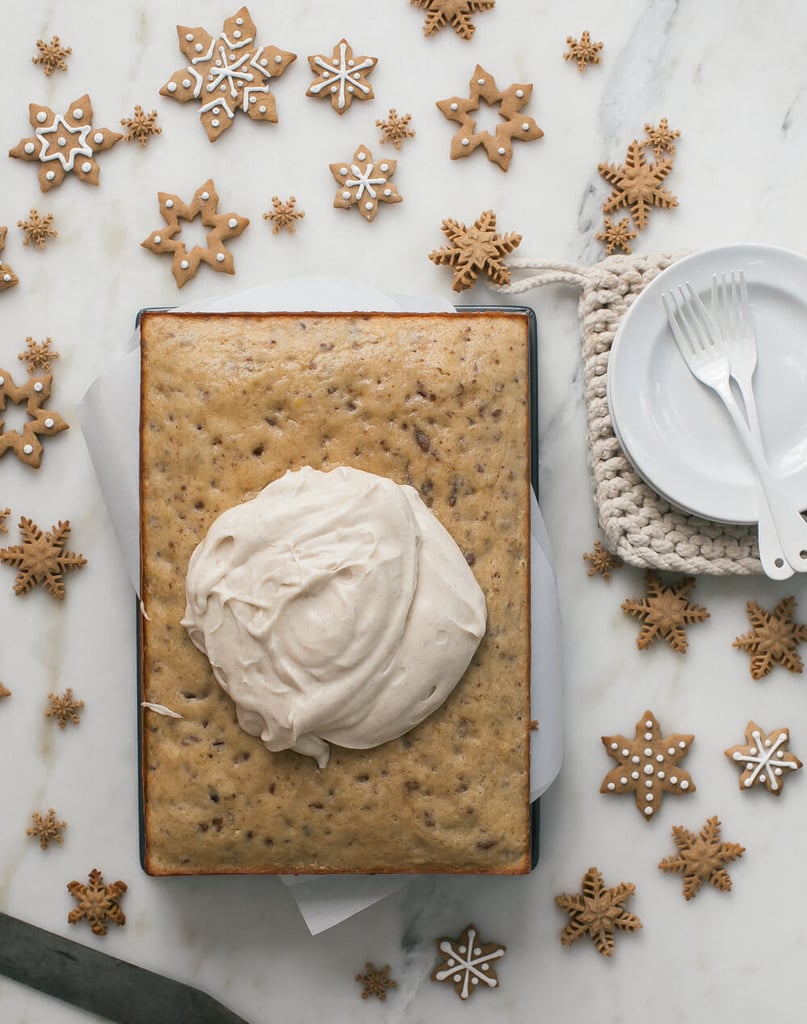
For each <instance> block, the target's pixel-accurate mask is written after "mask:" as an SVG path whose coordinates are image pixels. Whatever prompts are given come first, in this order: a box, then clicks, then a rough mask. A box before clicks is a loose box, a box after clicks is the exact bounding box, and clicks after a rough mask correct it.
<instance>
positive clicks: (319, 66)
mask: <svg viewBox="0 0 807 1024" xmlns="http://www.w3.org/2000/svg"><path fill="white" fill-rule="evenodd" d="M308 63H309V64H310V65H311V70H312V72H313V73H314V74H315V75H316V76H317V77H316V78H315V79H314V81H313V82H312V83H311V85H309V87H308V89H307V90H306V96H314V97H315V98H318V97H327V98H328V99H329V100H330V101H331V106H332V107H333V109H334V110H335V111H336V113H337V114H344V112H345V111H346V110H348V109H349V107H350V104H351V103H352V102H353V100H371V99H373V96H374V95H375V94H374V93H373V87H372V86H371V85H370V83H369V82H368V81H367V76H368V75H369V74H370V72H371V71H372V70H373V68H374V67H375V66H376V64H377V63H378V57H355V56H354V55H353V47H352V46H351V45H350V43H349V42H348V41H347V39H340V40H339V42H338V43H337V44H336V46H334V48H333V51H332V53H331V55H330V56H328V55H327V54H325V53H316V54H313V55H312V56H310V57H309V58H308Z"/></svg>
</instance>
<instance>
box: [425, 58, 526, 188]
mask: <svg viewBox="0 0 807 1024" xmlns="http://www.w3.org/2000/svg"><path fill="white" fill-rule="evenodd" d="M531 96H532V86H531V85H519V84H514V85H511V86H510V87H509V88H507V89H498V88H497V87H496V81H495V79H494V77H493V75H490V74H488V72H487V71H485V69H484V68H483V67H482V66H481V64H477V65H476V69H475V70H474V73H473V77H472V78H471V81H470V95H469V96H468V97H467V98H466V99H463V98H462V97H460V96H452V97H450V98H449V99H447V100H438V101H437V107H438V108H439V110H441V111H442V113H443V114H444V115H445V116H446V117H447V118H448V120H449V121H456V122H457V123H458V124H459V128H458V129H457V132H456V134H455V135H454V137H453V139H452V140H451V150H450V152H451V159H452V160H459V159H460V158H461V157H464V156H470V154H471V153H473V152H474V150H475V149H478V147H479V146H482V147H483V149H484V150H485V152H486V153H487V155H488V159H489V160H491V161H493V163H495V164H497V165H498V166H499V167H501V169H502V170H503V171H506V170H507V168H508V167H509V166H510V160H511V159H512V157H513V140H517V141H520V142H532V141H533V140H535V139H540V138H541V137H542V136H543V134H544V133H543V131H542V130H541V129H540V128H539V127H538V125H537V124H536V123H535V121H534V120H533V119H532V118H531V117H525V116H524V114H522V113H521V109H522V107H524V106H526V104H527V103H528V102H529V100H530V97H531ZM482 103H485V104H486V105H488V106H491V107H497V108H498V110H497V112H498V114H499V117H500V118H501V120H500V121H499V123H498V124H497V126H496V130H495V131H493V132H489V131H484V130H483V131H480V130H478V129H477V125H476V118H474V117H472V115H473V114H474V113H476V111H478V110H479V107H480V104H482Z"/></svg>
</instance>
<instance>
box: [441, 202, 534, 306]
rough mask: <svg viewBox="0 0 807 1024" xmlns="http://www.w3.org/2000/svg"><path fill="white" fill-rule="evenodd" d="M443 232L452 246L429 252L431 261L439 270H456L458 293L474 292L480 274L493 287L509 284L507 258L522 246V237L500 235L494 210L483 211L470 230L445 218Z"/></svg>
mask: <svg viewBox="0 0 807 1024" xmlns="http://www.w3.org/2000/svg"><path fill="white" fill-rule="evenodd" d="M441 230H442V232H443V234H444V235H445V236H446V238H447V239H448V241H449V243H450V244H449V245H444V246H443V248H442V249H435V250H434V251H433V252H430V253H429V259H430V260H431V261H432V263H436V264H437V266H438V267H440V266H443V267H451V268H452V269H453V271H454V283H453V285H452V287H453V289H454V291H455V292H462V291H465V289H466V288H471V287H472V286H473V285H474V284H476V280H477V278H478V277H479V275H480V274H485V275H486V276H487V277H488V278H489V279H490V280H491V281H492V282H493V284H498V285H504V284H509V283H510V268H509V267H508V266H507V263H506V262H505V257H506V256H508V255H509V254H510V253H511V252H512V251H513V250H514V249H516V248H518V246H519V245H520V244H521V235H519V234H516V232H515V231H510V232H508V233H507V234H506V235H500V234H498V233H497V231H496V214H495V213H494V212H493V210H484V211H483V212H482V213H481V214H480V215H479V216H478V217H477V219H476V220H475V221H474V222H473V224H472V225H471V227H469V228H468V227H466V226H465V225H464V224H460V223H459V221H456V220H452V219H451V218H446V220H444V221H443V223H442V225H441Z"/></svg>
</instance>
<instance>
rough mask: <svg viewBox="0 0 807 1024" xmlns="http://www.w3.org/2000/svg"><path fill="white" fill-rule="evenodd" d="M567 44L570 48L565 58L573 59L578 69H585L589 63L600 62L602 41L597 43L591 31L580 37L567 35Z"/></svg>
mask: <svg viewBox="0 0 807 1024" xmlns="http://www.w3.org/2000/svg"><path fill="white" fill-rule="evenodd" d="M566 45H567V46H568V47H569V49H568V50H567V51H566V53H564V55H563V59H564V60H573V61H574V62H575V64H577V70H578V71H585V70H586V68H587V67H588V66H589V64H599V63H600V50H602V48H603V44H602V43H599V42H597V43H595V42H593V41H592V39H591V33H590V32H583V33H581V35H580V38H579V39H576V38H575V37H574V36H567V37H566Z"/></svg>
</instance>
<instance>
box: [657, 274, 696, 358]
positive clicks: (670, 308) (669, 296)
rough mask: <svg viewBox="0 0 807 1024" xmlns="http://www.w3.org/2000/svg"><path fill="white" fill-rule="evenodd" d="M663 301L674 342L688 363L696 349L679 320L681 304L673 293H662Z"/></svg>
mask: <svg viewBox="0 0 807 1024" xmlns="http://www.w3.org/2000/svg"><path fill="white" fill-rule="evenodd" d="M661 301H662V303H663V304H664V311H665V313H666V314H667V323H668V324H669V325H670V330H671V331H672V336H673V340H674V341H675V344H676V346H677V348H678V351H679V352H680V353H681V356H682V358H683V359H684V360H685V361H686V359H687V357H688V356H689V354H690V353H691V352H692V351H694V349H693V346H692V339H691V338H690V337H689V334H688V332H685V331H684V329H683V328H682V326H681V323H680V319H679V318H680V307H679V304H678V302H677V300H676V297H675V295H674V294H673V293H672V292H671V291H669V292H662V293H661Z"/></svg>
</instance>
